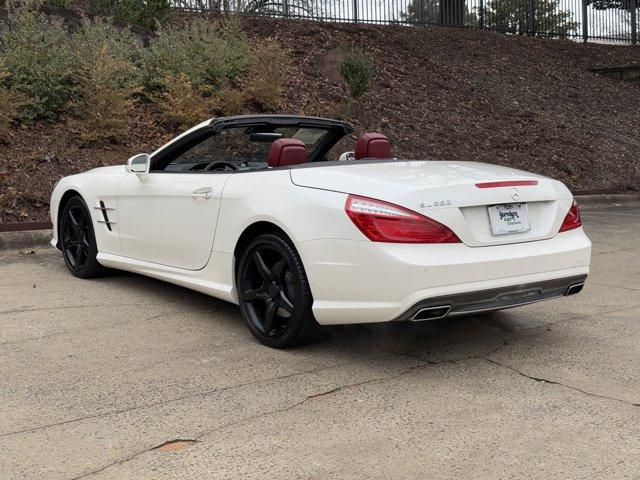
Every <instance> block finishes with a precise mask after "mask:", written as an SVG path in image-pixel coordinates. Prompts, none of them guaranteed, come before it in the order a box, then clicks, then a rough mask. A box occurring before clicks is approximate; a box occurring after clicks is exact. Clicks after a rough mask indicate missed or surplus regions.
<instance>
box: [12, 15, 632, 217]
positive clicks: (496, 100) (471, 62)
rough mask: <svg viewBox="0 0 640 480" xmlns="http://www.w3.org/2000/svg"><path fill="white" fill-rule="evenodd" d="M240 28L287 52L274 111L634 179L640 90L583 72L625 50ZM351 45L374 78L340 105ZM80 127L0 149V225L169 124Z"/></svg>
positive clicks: (151, 141) (433, 33)
mask: <svg viewBox="0 0 640 480" xmlns="http://www.w3.org/2000/svg"><path fill="white" fill-rule="evenodd" d="M245 29H246V30H247V32H248V33H249V35H250V36H251V37H252V38H253V39H255V41H259V40H260V39H261V38H264V37H268V36H274V37H277V38H278V39H279V40H280V41H281V42H282V43H283V44H284V45H286V46H288V48H290V50H291V56H292V59H293V67H292V68H291V69H290V71H288V72H286V74H287V75H288V76H289V78H290V81H289V82H288V84H287V87H286V100H285V102H284V105H283V108H282V112H287V113H299V114H307V115H323V116H330V117H339V118H344V119H348V120H350V121H351V122H352V123H353V124H354V125H355V126H356V129H357V131H358V132H359V133H361V132H364V131H367V130H379V131H382V132H384V133H386V134H387V135H389V137H390V138H391V139H392V142H393V145H394V153H395V155H396V156H398V157H406V158H426V157H434V158H438V159H443V160H478V161H483V162H490V163H497V164H501V165H508V166H514V167H517V168H523V169H527V170H531V171H534V172H537V173H542V174H545V175H549V176H552V177H556V178H559V179H561V180H563V181H565V182H566V183H567V184H568V185H569V187H570V188H572V189H574V190H575V191H585V190H589V191H594V190H615V191H624V190H637V189H638V186H639V185H640V163H639V162H638V159H639V158H640V125H639V118H640V117H639V114H638V112H640V88H639V87H638V86H636V85H632V84H626V83H620V82H616V81H612V80H609V79H605V78H601V77H598V76H596V75H594V74H592V73H590V72H589V69H591V68H595V67H603V66H617V65H626V64H634V63H640V49H638V48H634V47H619V46H605V45H593V44H590V45H586V46H585V45H581V44H577V43H573V42H569V41H552V40H542V39H529V38H521V37H512V36H511V37H508V36H503V35H500V34H496V33H491V32H482V31H477V30H465V29H446V28H430V29H418V28H407V27H380V26H354V25H332V24H322V23H314V22H302V21H282V20H268V19H251V20H247V21H245ZM350 45H359V46H362V47H363V48H364V49H365V50H366V51H367V52H369V53H370V54H371V55H372V57H373V59H374V61H375V65H376V69H377V78H376V82H375V85H374V87H373V88H372V89H371V90H370V91H369V92H367V93H366V94H365V95H364V97H363V98H362V99H361V100H360V101H359V102H357V103H355V104H350V105H348V102H347V100H348V97H347V91H346V87H345V85H344V84H343V82H342V81H341V79H340V78H339V75H337V71H336V69H337V62H336V59H339V57H340V53H339V52H340V51H343V50H344V49H346V48H348V47H349V46H350ZM247 113H249V112H247ZM79 128H82V126H81V125H78V124H77V123H76V122H74V121H72V120H65V121H62V122H60V123H58V124H56V125H47V124H41V125H37V126H36V127H32V128H24V129H21V130H19V131H17V132H16V134H15V136H14V138H13V139H12V140H11V141H10V142H9V143H8V144H7V145H4V146H0V195H1V196H2V197H0V222H1V223H6V222H17V221H39V220H45V219H46V217H47V208H48V205H47V202H48V198H49V194H50V191H51V189H52V187H53V185H54V183H55V182H56V181H57V180H58V179H59V178H60V177H61V176H63V175H68V174H71V173H75V172H80V171H83V170H86V169H88V168H90V167H94V166H98V165H110V164H118V163H123V162H124V161H125V160H126V158H127V157H128V156H130V155H131V154H134V153H138V152H141V151H150V150H153V149H154V148H155V147H157V146H159V145H160V144H162V142H163V141H165V140H168V139H169V138H170V137H171V136H172V134H173V133H174V132H166V131H164V130H163V129H162V128H161V127H159V126H158V122H157V119H155V118H154V114H153V112H152V111H150V110H148V109H147V108H145V107H140V109H139V111H138V112H137V115H136V121H135V125H134V128H132V132H131V137H130V138H129V139H128V140H127V141H126V142H124V143H123V144H121V145H110V146H107V147H101V148H81V147H80V146H79V145H78V143H77V141H76V134H77V131H78V129H79ZM344 148H345V149H350V148H352V140H349V141H347V142H345V143H344Z"/></svg>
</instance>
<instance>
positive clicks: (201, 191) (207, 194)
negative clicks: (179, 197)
mask: <svg viewBox="0 0 640 480" xmlns="http://www.w3.org/2000/svg"><path fill="white" fill-rule="evenodd" d="M212 192H213V188H211V187H203V188H198V189H196V190H194V191H193V192H191V198H193V199H195V200H200V199H204V200H207V199H209V198H211V193H212Z"/></svg>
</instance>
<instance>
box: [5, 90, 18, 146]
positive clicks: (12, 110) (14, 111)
mask: <svg viewBox="0 0 640 480" xmlns="http://www.w3.org/2000/svg"><path fill="white" fill-rule="evenodd" d="M20 106H21V101H20V98H19V97H18V96H17V95H16V94H15V93H13V92H12V91H11V90H8V89H6V88H1V87H0V142H6V141H8V140H9V137H10V131H11V126H12V124H13V122H14V121H15V120H16V118H18V115H19V109H20Z"/></svg>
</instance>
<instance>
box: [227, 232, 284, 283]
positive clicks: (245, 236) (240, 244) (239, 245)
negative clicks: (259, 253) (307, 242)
mask: <svg viewBox="0 0 640 480" xmlns="http://www.w3.org/2000/svg"><path fill="white" fill-rule="evenodd" d="M264 233H277V234H279V235H283V236H284V237H285V238H286V239H288V240H289V241H290V242H291V244H292V245H293V240H292V239H291V237H290V236H289V234H287V232H285V231H284V230H283V229H282V228H280V227H279V226H278V225H276V224H275V223H271V222H268V221H259V222H255V223H252V224H251V225H249V226H248V227H247V228H245V229H244V231H243V232H242V234H241V235H240V237H238V241H237V242H236V247H235V249H234V251H233V256H234V267H233V273H234V275H233V277H234V283H235V277H236V274H237V273H238V262H239V260H240V257H241V256H242V253H243V252H244V250H245V248H246V247H247V245H249V243H250V242H251V240H253V239H254V238H256V237H257V236H259V235H262V234H264Z"/></svg>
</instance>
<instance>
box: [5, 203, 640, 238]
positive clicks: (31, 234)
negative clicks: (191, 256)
mask: <svg viewBox="0 0 640 480" xmlns="http://www.w3.org/2000/svg"><path fill="white" fill-rule="evenodd" d="M576 201H577V202H578V205H580V209H581V210H583V211H589V210H594V209H598V208H605V207H635V206H639V207H640V193H621V194H611V195H576ZM51 236H52V231H51V230H26V231H22V232H0V250H24V249H29V248H45V247H50V246H51V245H50V243H49V242H50V241H51Z"/></svg>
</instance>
